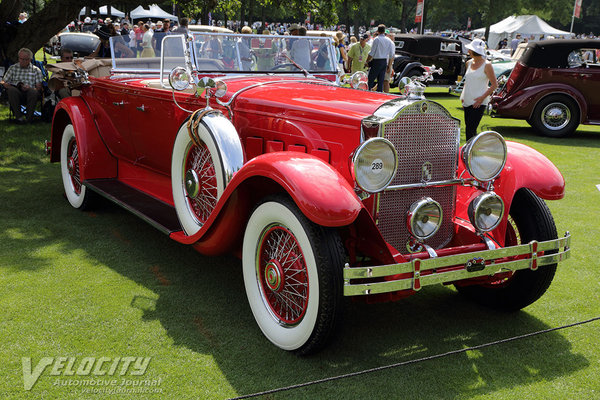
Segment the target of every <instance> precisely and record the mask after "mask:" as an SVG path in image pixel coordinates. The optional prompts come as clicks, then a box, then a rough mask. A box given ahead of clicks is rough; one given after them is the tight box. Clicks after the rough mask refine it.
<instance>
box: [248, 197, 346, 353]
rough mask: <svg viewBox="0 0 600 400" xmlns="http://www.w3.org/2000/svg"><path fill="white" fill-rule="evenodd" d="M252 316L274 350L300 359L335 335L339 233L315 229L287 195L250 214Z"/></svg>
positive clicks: (339, 278)
mask: <svg viewBox="0 0 600 400" xmlns="http://www.w3.org/2000/svg"><path fill="white" fill-rule="evenodd" d="M242 265H243V274H244V284H245V287H246V294H247V296H248V302H249V303H250V308H251V309H252V313H253V315H254V318H255V320H256V322H257V324H258V326H259V327H260V329H261V331H262V332H263V334H264V335H265V336H266V337H267V338H268V339H269V340H270V341H271V342H272V343H273V344H274V345H276V346H278V347H280V348H282V349H284V350H289V351H294V352H296V353H297V354H300V355H304V354H309V353H312V352H315V351H317V350H318V349H320V348H321V347H323V345H324V344H325V343H327V341H328V340H329V339H330V338H331V337H332V336H333V333H334V331H335V328H336V326H337V325H338V324H339V321H340V319H341V312H342V306H341V301H342V268H343V265H344V250H343V246H342V242H341V239H340V237H339V235H338V233H337V232H336V231H334V230H332V229H328V228H324V227H321V226H318V225H315V224H314V223H312V222H311V221H309V220H308V219H307V218H306V217H305V216H304V215H303V214H302V213H301V212H300V210H299V209H298V207H297V206H296V205H295V204H294V203H293V202H292V201H291V200H290V199H288V198H286V197H276V198H274V199H273V200H270V201H265V202H264V203H262V204H260V205H259V206H258V207H257V208H256V209H255V210H254V211H253V213H252V215H251V217H250V220H249V221H248V225H247V227H246V232H245V234H244V243H243V251H242Z"/></svg>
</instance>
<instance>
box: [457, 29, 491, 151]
mask: <svg viewBox="0 0 600 400" xmlns="http://www.w3.org/2000/svg"><path fill="white" fill-rule="evenodd" d="M465 47H466V48H467V49H468V50H469V56H470V57H471V59H470V60H469V61H467V69H466V72H465V76H464V78H463V79H464V81H465V83H464V86H463V90H462V93H461V95H460V100H461V102H462V106H463V110H464V112H465V125H466V136H467V140H469V139H471V138H472V137H474V136H475V135H476V134H477V126H478V125H479V122H481V118H482V117H483V112H484V111H485V108H486V106H487V105H488V103H489V102H490V95H491V94H492V93H494V90H496V88H497V87H498V82H497V81H496V75H495V74H494V69H493V68H492V63H491V62H489V61H486V59H485V43H484V42H483V40H481V39H475V40H473V41H472V42H471V43H469V44H468V45H466V46H465Z"/></svg>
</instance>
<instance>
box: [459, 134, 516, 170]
mask: <svg viewBox="0 0 600 400" xmlns="http://www.w3.org/2000/svg"><path fill="white" fill-rule="evenodd" d="M461 155H462V159H463V162H464V163H465V166H466V167H467V170H468V171H469V173H470V174H471V176H472V177H473V178H475V179H477V180H479V181H482V182H487V181H491V180H492V179H494V178H495V177H497V176H498V175H499V174H500V172H501V171H502V168H504V163H506V142H505V141H504V138H503V137H502V136H500V134H499V133H498V132H494V131H487V132H482V133H480V134H479V135H477V136H475V137H474V138H472V139H471V140H469V141H468V142H467V144H466V145H465V147H463V149H462V154H461Z"/></svg>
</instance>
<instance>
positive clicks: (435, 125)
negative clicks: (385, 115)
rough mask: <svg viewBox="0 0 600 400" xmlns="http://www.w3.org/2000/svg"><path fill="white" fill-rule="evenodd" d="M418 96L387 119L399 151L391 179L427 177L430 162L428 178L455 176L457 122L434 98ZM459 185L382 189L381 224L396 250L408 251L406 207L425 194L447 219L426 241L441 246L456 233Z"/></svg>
mask: <svg viewBox="0 0 600 400" xmlns="http://www.w3.org/2000/svg"><path fill="white" fill-rule="evenodd" d="M422 104H423V102H415V103H413V104H411V105H409V106H407V107H405V108H403V109H402V111H401V112H400V114H399V116H398V117H397V118H396V119H395V120H393V121H391V122H389V123H387V124H385V125H384V129H383V132H384V137H385V138H386V139H388V140H389V141H391V142H392V143H393V144H394V146H395V147H396V150H397V152H398V171H397V173H396V177H395V178H394V180H393V182H392V185H405V184H413V183H420V182H422V181H423V165H424V164H425V163H431V168H429V169H430V171H431V178H430V179H429V181H432V182H433V181H442V180H447V179H454V178H455V177H456V165H457V157H458V152H457V142H458V137H457V135H458V134H459V132H460V131H459V122H458V121H456V120H455V119H453V118H452V117H451V116H450V115H449V114H448V112H447V111H446V110H445V109H444V108H443V107H441V106H440V105H438V104H436V103H431V102H426V105H427V110H426V112H423V111H422ZM455 192H456V187H455V186H446V187H437V188H432V187H430V188H419V189H406V190H390V191H386V192H383V193H381V194H380V196H379V207H378V213H377V224H378V226H379V230H380V231H381V233H382V235H383V237H384V239H385V240H386V241H387V242H388V243H390V244H391V245H392V246H394V247H395V248H396V249H397V250H399V251H401V252H404V251H406V242H407V241H408V240H409V238H410V235H409V233H408V228H407V227H406V213H407V211H408V209H409V207H410V205H411V204H413V203H414V202H415V201H417V200H419V199H420V198H422V197H431V198H432V199H434V200H435V201H437V202H438V203H440V205H441V206H442V210H443V213H444V215H443V217H444V218H443V223H442V226H441V227H440V229H439V230H438V232H437V233H436V234H435V235H434V236H433V237H432V238H430V239H429V240H427V241H425V243H427V244H428V245H430V246H431V247H433V248H440V247H442V246H444V245H445V244H446V243H448V242H449V241H450V240H451V239H452V235H453V231H454V230H453V224H452V216H453V215H454V203H455V199H454V198H455Z"/></svg>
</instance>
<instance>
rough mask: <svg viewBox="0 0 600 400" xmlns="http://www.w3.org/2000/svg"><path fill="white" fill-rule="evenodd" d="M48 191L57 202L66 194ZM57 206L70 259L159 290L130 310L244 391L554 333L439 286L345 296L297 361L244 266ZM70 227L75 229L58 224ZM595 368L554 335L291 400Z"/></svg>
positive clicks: (444, 391) (128, 218) (422, 394)
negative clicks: (377, 296)
mask: <svg viewBox="0 0 600 400" xmlns="http://www.w3.org/2000/svg"><path fill="white" fill-rule="evenodd" d="M54 183H56V182H54ZM53 191H54V192H55V194H54V196H55V197H56V196H57V193H58V192H59V191H60V190H59V189H58V188H53ZM53 202H57V200H56V199H54V201H53ZM58 202H62V204H53V206H55V205H56V206H57V207H58V208H59V211H60V212H59V215H62V216H63V218H64V219H62V220H56V221H55V223H56V226H57V228H50V229H49V230H50V232H49V234H50V235H49V236H51V237H54V238H57V236H58V237H60V240H61V241H62V243H63V245H64V246H65V251H72V250H74V249H81V250H83V251H84V252H85V254H87V255H88V257H90V258H92V259H94V260H95V262H98V263H102V264H104V265H106V266H108V267H109V268H111V269H112V270H114V271H115V272H117V273H118V274H120V275H122V276H124V277H126V278H128V279H131V280H133V281H135V282H137V283H138V284H140V285H143V286H144V287H146V288H148V289H149V290H151V291H152V292H154V293H155V294H156V295H157V299H156V300H152V299H148V298H144V297H143V296H142V297H140V296H132V299H131V304H130V306H131V307H134V308H138V309H140V310H141V311H142V312H143V316H142V318H143V320H144V321H147V322H152V321H158V322H159V323H160V326H162V328H163V329H164V330H165V331H166V333H167V334H168V336H169V337H170V338H171V339H172V340H173V345H174V346H182V347H184V348H187V349H189V350H191V351H193V352H196V353H199V354H206V355H210V356H211V357H212V358H213V359H214V360H215V361H216V363H217V364H218V367H219V369H220V371H221V373H222V374H223V375H224V376H225V377H226V378H227V381H228V383H229V384H230V385H231V386H232V387H233V388H234V389H235V390H236V392H237V393H238V394H247V393H253V392H258V391H263V390H267V389H272V388H277V387H282V386H288V385H293V384H298V383H302V382H306V381H312V380H317V379H321V378H325V377H329V376H336V375H340V374H346V373H351V372H356V371H360V370H363V369H369V368H374V367H380V366H385V365H388V364H393V363H398V362H404V361H409V360H413V359H418V358H422V357H429V356H433V355H436V354H441V353H446V352H449V351H454V350H458V349H462V348H466V347H470V346H475V345H480V344H483V343H488V342H492V341H496V340H499V339H504V338H508V337H512V336H516V335H522V334H525V333H530V332H535V331H539V330H544V329H548V328H550V326H548V325H547V324H546V323H544V322H543V321H541V320H539V319H537V318H536V317H534V316H533V315H530V314H529V313H528V312H527V311H522V312H518V313H513V314H499V313H496V312H493V311H490V310H488V309H484V308H481V307H479V306H476V305H474V304H472V303H469V302H467V301H466V300H464V299H463V298H462V297H461V296H459V295H458V294H457V293H456V292H455V291H453V290H451V289H449V288H445V287H442V286H439V287H431V288H426V289H424V290H423V291H422V293H418V294H416V295H415V296H413V297H410V298H408V299H405V300H402V301H399V302H396V303H386V304H374V305H367V304H362V303H360V302H354V301H352V300H350V299H345V307H346V318H345V320H344V322H343V324H342V326H341V328H340V331H339V332H338V335H337V337H336V340H335V341H333V343H331V344H330V346H329V347H327V348H326V349H324V350H323V351H322V352H320V353H318V354H316V355H313V356H309V357H303V358H300V357H296V356H295V355H293V354H291V353H288V352H285V351H282V350H280V349H277V348H275V347H274V346H273V345H271V344H270V343H269V342H268V341H267V340H266V339H265V338H264V336H263V335H262V333H261V332H260V329H259V328H258V327H257V325H256V323H255V322H254V320H253V317H252V314H251V311H250V308H249V306H248V303H247V300H246V296H245V290H244V284H243V279H242V274H241V262H240V260H238V259H237V258H235V257H233V256H228V255H225V256H220V257H206V256H202V255H200V254H198V253H196V252H195V251H194V250H193V249H192V248H191V247H187V246H183V245H180V244H178V243H175V242H173V241H171V240H170V239H168V237H167V236H164V235H162V234H161V233H159V232H158V231H156V230H154V229H153V228H152V227H150V226H149V225H147V224H145V223H144V222H142V221H141V220H139V219H137V218H136V217H134V216H132V215H130V214H129V213H127V212H125V211H123V210H121V209H120V208H118V207H116V206H112V205H107V204H103V205H102V206H101V207H100V208H99V209H98V210H97V211H94V212H88V213H86V212H84V213H82V212H78V211H76V210H70V208H69V206H68V204H67V203H66V201H64V200H63V199H59V200H58ZM61 208H62V209H63V210H60V209H61ZM64 209H66V210H68V211H66V212H64ZM65 224H67V225H69V226H71V228H70V229H65V230H63V229H60V228H58V227H59V226H64V225H65ZM84 235H85V236H84ZM82 237H85V238H84V239H82ZM98 243H103V245H102V246H98V245H97V244H98ZM107 248H110V249H114V250H113V251H114V252H116V253H117V254H118V257H115V254H114V252H111V253H108V252H106V250H105V249H107ZM540 301H544V299H543V298H542V299H541V300H540ZM155 362H157V363H160V362H161V361H160V359H156V360H155ZM588 364H589V363H588V361H587V360H586V359H585V358H584V357H583V356H581V355H579V354H574V353H572V352H571V344H570V343H569V342H568V341H567V340H566V339H565V338H564V337H563V336H562V335H561V333H559V332H551V333H547V334H544V335H543V336H537V337H534V338H528V339H524V340H521V341H517V342H511V343H506V344H500V345H497V346H492V347H487V348H483V349H480V350H477V351H472V352H468V353H460V354H455V355H450V356H447V357H444V358H441V359H438V360H435V361H423V362H421V363H418V364H413V365H408V366H403V367H400V368H395V369H390V370H387V371H381V372H377V373H373V374H369V375H365V376H362V377H360V378H350V379H346V380H341V381H336V382H331V383H325V384H321V385H315V386H311V387H307V388H303V389H296V390H295V391H292V392H289V393H288V395H289V396H291V397H292V398H294V397H296V396H297V397H308V398H317V397H319V398H333V397H335V396H339V394H340V393H346V392H347V393H348V394H350V393H351V394H352V397H354V396H355V397H356V398H378V396H379V395H377V393H379V394H381V395H380V396H379V398H416V397H419V398H444V399H452V398H456V397H457V396H464V395H466V394H472V395H476V394H487V393H490V392H494V391H497V390H500V389H503V388H507V387H514V386H518V385H522V384H527V383H531V382H537V381H552V380H553V379H555V378H559V377H562V376H564V375H569V374H572V373H573V372H574V371H577V370H579V369H581V368H584V367H586V366H587V365H588ZM166 378H168V377H166ZM197 379H198V381H197V383H196V384H197V385H201V386H202V385H205V382H203V380H202V376H201V374H200V376H198V377H197ZM418 382H421V383H418ZM423 382H427V385H423ZM373 386H376V387H377V390H376V392H374V389H373ZM384 394H385V395H384ZM344 397H346V396H344Z"/></svg>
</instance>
